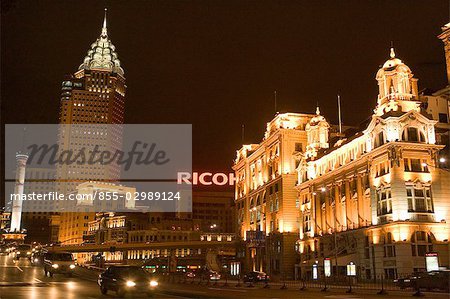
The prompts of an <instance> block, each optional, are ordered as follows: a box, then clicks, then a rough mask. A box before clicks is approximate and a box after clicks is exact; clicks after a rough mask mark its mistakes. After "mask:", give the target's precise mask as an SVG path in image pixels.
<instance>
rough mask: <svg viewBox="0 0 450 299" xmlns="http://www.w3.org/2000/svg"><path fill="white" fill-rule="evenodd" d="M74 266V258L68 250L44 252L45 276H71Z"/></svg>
mask: <svg viewBox="0 0 450 299" xmlns="http://www.w3.org/2000/svg"><path fill="white" fill-rule="evenodd" d="M75 268H76V265H75V260H74V259H73V256H72V254H71V253H70V252H47V253H45V254H44V274H45V276H50V277H53V275H54V274H66V275H68V276H72V274H73V273H74V271H75Z"/></svg>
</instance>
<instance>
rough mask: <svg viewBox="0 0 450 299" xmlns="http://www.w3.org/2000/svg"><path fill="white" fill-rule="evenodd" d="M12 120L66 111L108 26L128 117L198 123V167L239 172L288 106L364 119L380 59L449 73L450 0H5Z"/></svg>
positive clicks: (422, 84) (434, 79)
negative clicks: (70, 91)
mask: <svg viewBox="0 0 450 299" xmlns="http://www.w3.org/2000/svg"><path fill="white" fill-rule="evenodd" d="M1 3H2V18H1V79H2V80H1V81H2V82H1V83H2V84H1V99H2V107H1V112H2V123H3V124H5V123H57V121H58V119H57V118H58V109H59V101H60V99H59V96H60V85H61V81H62V79H63V77H64V75H66V74H70V73H73V72H74V71H76V70H77V69H78V66H79V65H80V64H81V62H82V59H83V58H84V56H85V55H86V52H87V50H88V49H89V47H90V44H91V43H92V42H94V41H95V40H96V38H97V37H98V36H99V35H100V31H101V23H102V21H103V8H104V7H105V6H106V7H108V33H109V36H110V38H111V39H112V42H113V43H114V45H115V46H116V49H117V52H118V54H119V59H120V60H121V62H122V66H123V68H124V69H125V77H126V79H127V85H128V90H127V97H126V117H125V119H126V122H127V123H192V124H193V135H194V140H193V144H194V153H195V154H194V157H193V158H194V160H193V161H194V165H193V168H194V170H198V171H206V170H211V171H225V172H227V171H230V170H231V166H232V163H233V162H232V160H233V159H234V157H235V151H236V149H237V148H239V147H240V144H241V125H242V124H245V128H246V129H245V132H246V133H245V142H246V143H257V142H260V141H261V138H262V136H263V132H264V130H265V126H266V122H268V121H269V120H270V119H271V118H272V117H273V116H274V112H275V111H274V102H273V91H274V90H277V91H278V110H279V111H281V112H285V111H292V112H310V113H312V112H313V111H315V105H316V103H317V101H319V104H320V108H321V111H322V113H323V114H324V115H325V116H326V117H327V119H329V120H330V121H331V122H333V123H336V122H337V113H336V110H337V109H336V94H337V93H340V94H341V97H342V109H343V122H344V124H348V125H357V124H358V123H359V122H361V121H363V120H365V119H367V118H368V117H369V116H370V115H371V112H372V109H373V108H374V107H375V103H376V95H377V84H376V81H375V74H376V72H377V70H378V67H379V65H381V64H383V62H384V61H385V60H387V59H388V57H389V46H390V43H391V41H393V43H394V46H395V51H396V53H397V56H398V57H399V58H400V59H402V60H403V61H404V62H405V63H406V64H407V65H409V67H410V68H411V69H412V71H413V73H414V74H415V76H416V78H419V89H424V88H430V89H432V90H436V89H439V88H442V87H444V86H445V84H446V77H445V60H444V52H443V46H442V44H441V41H440V40H438V39H437V37H436V36H437V35H438V34H439V33H440V31H441V29H440V28H441V26H442V25H444V24H445V23H447V22H448V15H449V13H448V11H449V9H448V1H447V0H442V1H430V0H426V1H411V0H409V1H380V0H377V1H348V0H346V1H244V0H240V1H230V0H227V1H219V0H208V1H207V0H204V1H187V0H186V1H170V0H162V1H91V0H90V1H80V0H77V1H24V0H17V1H6V0H2V1H1Z"/></svg>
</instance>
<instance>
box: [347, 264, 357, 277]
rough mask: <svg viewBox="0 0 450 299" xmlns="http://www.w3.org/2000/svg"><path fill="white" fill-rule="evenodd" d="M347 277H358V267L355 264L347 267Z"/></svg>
mask: <svg viewBox="0 0 450 299" xmlns="http://www.w3.org/2000/svg"><path fill="white" fill-rule="evenodd" d="M347 276H356V265H355V264H354V263H353V262H350V263H349V264H348V265H347Z"/></svg>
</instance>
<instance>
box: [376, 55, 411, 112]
mask: <svg viewBox="0 0 450 299" xmlns="http://www.w3.org/2000/svg"><path fill="white" fill-rule="evenodd" d="M413 77H414V75H413V73H412V72H411V69H410V68H409V67H408V66H407V65H406V64H404V63H403V61H401V60H400V59H398V58H397V57H395V51H394V48H391V50H390V58H389V59H388V60H387V61H386V62H385V63H384V64H383V66H382V67H381V68H380V69H379V70H378V72H377V75H376V79H377V81H378V89H379V92H378V101H377V108H376V109H375V113H376V114H378V115H382V114H384V113H385V112H388V111H391V110H394V111H397V110H398V109H401V108H405V109H406V110H410V109H411V108H413V107H412V106H414V105H410V104H405V105H403V106H405V107H403V106H402V105H401V102H404V101H412V102H415V101H417V99H418V90H417V79H415V78H413ZM403 110H404V109H402V111H403Z"/></svg>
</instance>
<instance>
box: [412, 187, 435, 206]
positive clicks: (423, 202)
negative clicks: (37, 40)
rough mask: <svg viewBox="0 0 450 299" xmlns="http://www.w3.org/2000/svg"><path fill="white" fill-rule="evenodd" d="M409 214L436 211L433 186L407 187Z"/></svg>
mask: <svg viewBox="0 0 450 299" xmlns="http://www.w3.org/2000/svg"><path fill="white" fill-rule="evenodd" d="M406 198H407V201H408V212H422V213H430V212H433V211H434V208H433V199H432V197H431V186H423V185H421V184H420V185H416V186H406Z"/></svg>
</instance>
